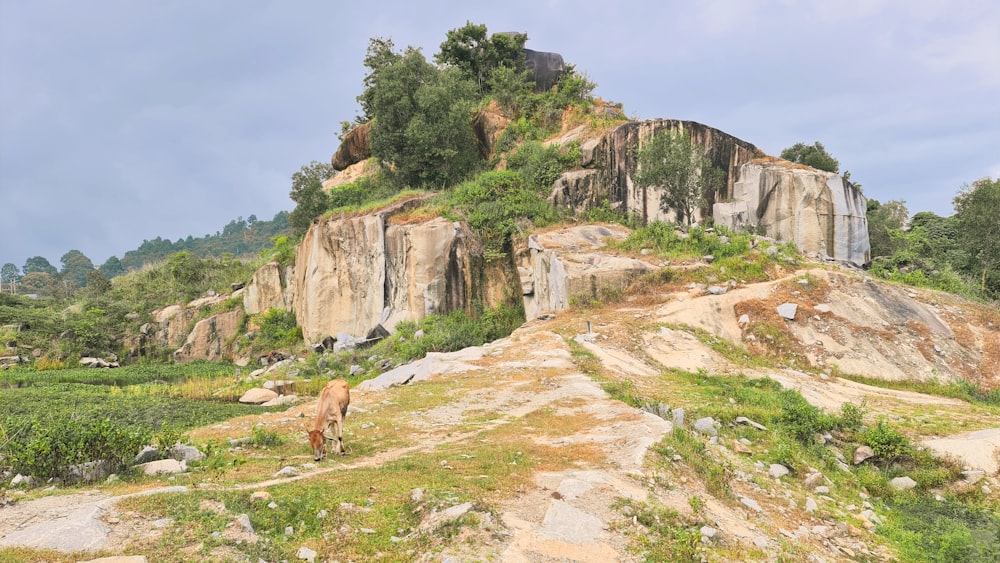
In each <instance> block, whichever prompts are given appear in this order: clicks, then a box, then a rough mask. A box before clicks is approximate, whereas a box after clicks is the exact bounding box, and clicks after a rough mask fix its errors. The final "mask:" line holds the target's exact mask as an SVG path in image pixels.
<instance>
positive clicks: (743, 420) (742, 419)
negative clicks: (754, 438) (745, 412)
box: [734, 416, 767, 431]
mask: <svg viewBox="0 0 1000 563" xmlns="http://www.w3.org/2000/svg"><path fill="white" fill-rule="evenodd" d="M734 422H737V423H739V424H746V425H747V426H753V427H754V428H756V429H757V430H763V431H766V430H767V427H766V426H764V425H763V424H760V423H759V422H754V421H752V420H750V419H749V418H747V417H745V416H737V417H736V418H735V419H734Z"/></svg>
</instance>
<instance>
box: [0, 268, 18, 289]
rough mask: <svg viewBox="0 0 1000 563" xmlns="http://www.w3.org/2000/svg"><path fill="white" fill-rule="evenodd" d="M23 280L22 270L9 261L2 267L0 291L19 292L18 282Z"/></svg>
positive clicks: (0, 271) (0, 270)
mask: <svg viewBox="0 0 1000 563" xmlns="http://www.w3.org/2000/svg"><path fill="white" fill-rule="evenodd" d="M20 281H21V272H20V270H18V269H17V266H15V265H14V264H13V263H11V262H7V263H6V264H4V265H3V268H2V269H0V293H3V292H4V291H9V292H10V293H17V291H16V288H17V284H18V283H19V282H20Z"/></svg>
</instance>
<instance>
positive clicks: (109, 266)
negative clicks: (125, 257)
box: [100, 256, 125, 279]
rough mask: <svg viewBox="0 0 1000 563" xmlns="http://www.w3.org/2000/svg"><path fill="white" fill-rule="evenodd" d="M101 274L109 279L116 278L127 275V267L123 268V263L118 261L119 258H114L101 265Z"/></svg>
mask: <svg viewBox="0 0 1000 563" xmlns="http://www.w3.org/2000/svg"><path fill="white" fill-rule="evenodd" d="M100 270H101V274H102V275H103V276H104V277H106V278H108V279H111V278H114V277H117V276H120V275H122V274H124V273H125V267H124V266H122V261H121V260H119V259H118V257H117V256H112V257H110V258H108V259H107V260H105V261H104V263H103V264H101V268H100Z"/></svg>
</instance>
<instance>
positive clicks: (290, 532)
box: [285, 526, 295, 536]
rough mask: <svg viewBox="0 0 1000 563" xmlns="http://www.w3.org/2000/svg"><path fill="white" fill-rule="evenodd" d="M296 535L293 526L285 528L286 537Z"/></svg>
mask: <svg viewBox="0 0 1000 563" xmlns="http://www.w3.org/2000/svg"><path fill="white" fill-rule="evenodd" d="M294 533H295V528H292V527H291V526H285V535H286V536H290V535H292V534H294Z"/></svg>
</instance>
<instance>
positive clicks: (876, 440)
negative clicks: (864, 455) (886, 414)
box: [861, 420, 914, 466]
mask: <svg viewBox="0 0 1000 563" xmlns="http://www.w3.org/2000/svg"><path fill="white" fill-rule="evenodd" d="M861 439H862V441H864V443H865V444H867V445H868V446H869V447H870V448H871V449H872V452H874V454H875V458H876V459H878V461H879V463H881V464H882V465H884V466H885V465H890V464H892V463H895V462H897V461H900V460H901V459H903V458H905V457H911V456H912V455H913V452H914V450H913V446H912V445H911V444H910V440H909V439H908V438H907V437H906V436H903V435H902V434H900V433H899V431H898V430H896V429H895V428H893V427H891V426H889V425H888V424H887V423H886V422H885V420H879V421H878V423H877V424H875V426H873V427H871V428H868V429H867V430H865V431H864V432H863V433H862V434H861Z"/></svg>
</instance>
